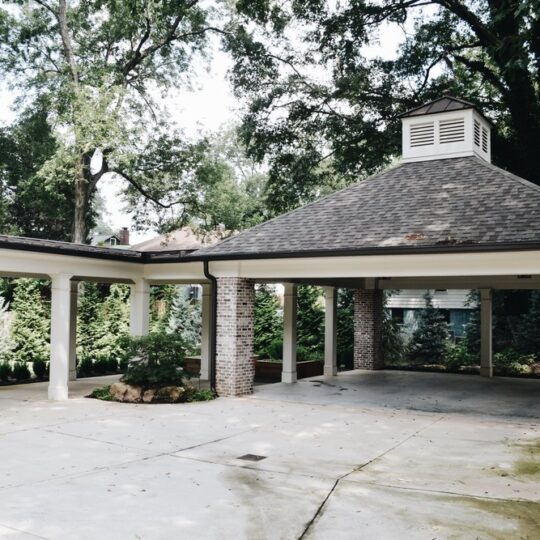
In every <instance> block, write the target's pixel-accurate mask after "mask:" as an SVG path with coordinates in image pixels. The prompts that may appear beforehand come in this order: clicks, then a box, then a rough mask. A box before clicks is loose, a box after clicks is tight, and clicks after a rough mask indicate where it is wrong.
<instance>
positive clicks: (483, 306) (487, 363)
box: [480, 289, 493, 377]
mask: <svg viewBox="0 0 540 540" xmlns="http://www.w3.org/2000/svg"><path fill="white" fill-rule="evenodd" d="M480 375H482V377H493V291H492V290H491V289H480Z"/></svg>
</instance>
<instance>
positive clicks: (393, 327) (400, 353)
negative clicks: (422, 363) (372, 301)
mask: <svg viewBox="0 0 540 540" xmlns="http://www.w3.org/2000/svg"><path fill="white" fill-rule="evenodd" d="M406 349H407V347H406V344H405V339H404V336H403V333H402V331H401V328H400V326H399V324H398V323H397V321H396V320H395V319H394V318H393V317H392V313H391V311H390V310H389V309H386V308H385V309H384V312H383V355H384V361H385V363H387V364H399V363H401V362H402V361H403V359H404V357H405V353H406Z"/></svg>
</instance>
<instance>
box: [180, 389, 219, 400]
mask: <svg viewBox="0 0 540 540" xmlns="http://www.w3.org/2000/svg"><path fill="white" fill-rule="evenodd" d="M215 398H216V394H215V393H214V392H213V391H212V390H209V389H206V388H203V389H200V390H194V391H193V392H191V393H190V394H189V395H188V396H187V401H211V400H213V399H215Z"/></svg>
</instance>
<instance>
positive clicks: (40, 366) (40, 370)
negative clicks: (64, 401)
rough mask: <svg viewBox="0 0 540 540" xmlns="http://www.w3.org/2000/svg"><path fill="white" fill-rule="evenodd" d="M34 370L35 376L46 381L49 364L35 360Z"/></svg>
mask: <svg viewBox="0 0 540 540" xmlns="http://www.w3.org/2000/svg"><path fill="white" fill-rule="evenodd" d="M32 369H33V370H34V375H35V376H36V377H37V378H38V379H44V378H45V376H46V375H47V362H45V361H43V360H34V365H33V366H32Z"/></svg>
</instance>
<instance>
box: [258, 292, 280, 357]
mask: <svg viewBox="0 0 540 540" xmlns="http://www.w3.org/2000/svg"><path fill="white" fill-rule="evenodd" d="M280 310H281V306H280V304H279V300H278V298H277V296H276V293H275V290H274V289H273V287H271V286H269V285H266V284H260V285H258V286H257V288H256V290H255V337H254V349H255V354H258V355H260V356H262V357H264V356H269V357H270V358H273V356H270V354H276V351H275V350H274V351H272V352H271V353H270V352H269V348H271V346H272V343H274V342H276V343H277V342H281V336H282V334H283V319H282V317H281V316H280ZM282 351H283V343H281V352H282ZM281 352H280V353H279V354H280V356H279V358H281Z"/></svg>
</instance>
